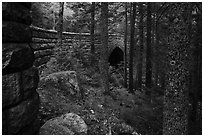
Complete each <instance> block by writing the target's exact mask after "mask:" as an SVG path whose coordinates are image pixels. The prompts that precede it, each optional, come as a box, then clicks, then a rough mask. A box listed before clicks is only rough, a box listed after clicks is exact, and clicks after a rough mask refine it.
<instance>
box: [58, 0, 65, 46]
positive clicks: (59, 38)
mask: <svg viewBox="0 0 204 137" xmlns="http://www.w3.org/2000/svg"><path fill="white" fill-rule="evenodd" d="M59 4H60V8H59V19H58V23H57V36H58V46H61V45H62V31H63V12H64V2H60V3H59Z"/></svg>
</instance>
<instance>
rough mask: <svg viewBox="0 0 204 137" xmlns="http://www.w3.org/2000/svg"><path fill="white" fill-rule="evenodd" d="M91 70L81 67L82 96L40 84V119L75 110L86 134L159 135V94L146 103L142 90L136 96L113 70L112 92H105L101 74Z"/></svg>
mask: <svg viewBox="0 0 204 137" xmlns="http://www.w3.org/2000/svg"><path fill="white" fill-rule="evenodd" d="M93 71H94V70H93V69H81V70H80V73H81V74H80V77H81V80H80V84H81V85H80V86H81V90H83V93H84V96H83V98H81V97H73V96H70V95H68V94H67V93H66V92H65V91H62V89H63V88H61V87H56V86H55V85H49V83H42V82H40V83H39V88H38V93H39V95H40V99H41V104H40V115H39V117H40V120H41V125H43V124H44V123H45V122H46V121H47V120H49V119H51V118H54V117H57V116H61V115H62V114H65V113H70V112H72V113H76V114H78V115H79V116H80V117H82V118H83V119H84V121H85V122H86V124H87V126H88V134H89V135H105V134H113V135H114V134H142V135H146V134H148V135H152V134H154V135H155V134H162V112H163V111H162V106H163V105H162V104H161V102H163V101H162V97H161V96H157V97H153V100H152V103H151V104H148V103H146V102H148V101H147V100H146V97H145V95H144V94H143V93H144V91H135V95H132V94H130V93H128V90H127V89H126V88H124V87H123V86H122V84H121V83H120V82H118V81H117V80H118V77H119V74H117V73H112V76H111V79H110V84H111V85H110V87H111V91H110V92H111V95H104V94H103V91H102V88H101V86H100V75H99V74H98V73H96V72H95V71H94V72H93Z"/></svg>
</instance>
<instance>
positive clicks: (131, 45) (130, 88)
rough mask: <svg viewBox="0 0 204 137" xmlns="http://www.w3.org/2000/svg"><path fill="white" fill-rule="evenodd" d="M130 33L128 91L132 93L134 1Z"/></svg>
mask: <svg viewBox="0 0 204 137" xmlns="http://www.w3.org/2000/svg"><path fill="white" fill-rule="evenodd" d="M131 5H132V6H131V11H132V12H131V24H130V25H131V26H130V30H131V32H130V33H131V34H130V48H129V54H130V59H129V92H130V93H133V94H134V91H133V53H134V44H135V39H134V36H135V16H136V3H135V2H133V3H132V4H131Z"/></svg>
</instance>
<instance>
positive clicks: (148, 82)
mask: <svg viewBox="0 0 204 137" xmlns="http://www.w3.org/2000/svg"><path fill="white" fill-rule="evenodd" d="M151 58H152V50H151V3H150V2H148V4H147V50H146V88H147V89H148V90H146V95H147V96H148V100H150V101H151V90H150V89H151V87H152V62H151Z"/></svg>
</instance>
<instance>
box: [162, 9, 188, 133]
mask: <svg viewBox="0 0 204 137" xmlns="http://www.w3.org/2000/svg"><path fill="white" fill-rule="evenodd" d="M177 12H182V11H181V10H177ZM172 16H173V17H175V16H176V17H178V15H177V14H172ZM185 26H186V24H185V22H184V21H183V20H179V21H177V22H172V23H171V25H169V31H170V35H169V37H168V41H167V43H168V50H169V51H168V56H167V63H168V71H167V77H166V78H167V80H166V87H165V89H166V90H165V92H164V110H163V134H164V135H187V134H188V111H189V98H188V97H189V95H188V94H189V92H188V91H189V90H188V87H189V86H188V84H189V81H188V77H189V68H188V61H189V48H190V47H191V46H190V44H189V42H188V39H189V37H188V35H186V34H187V30H186V27H185Z"/></svg>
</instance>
